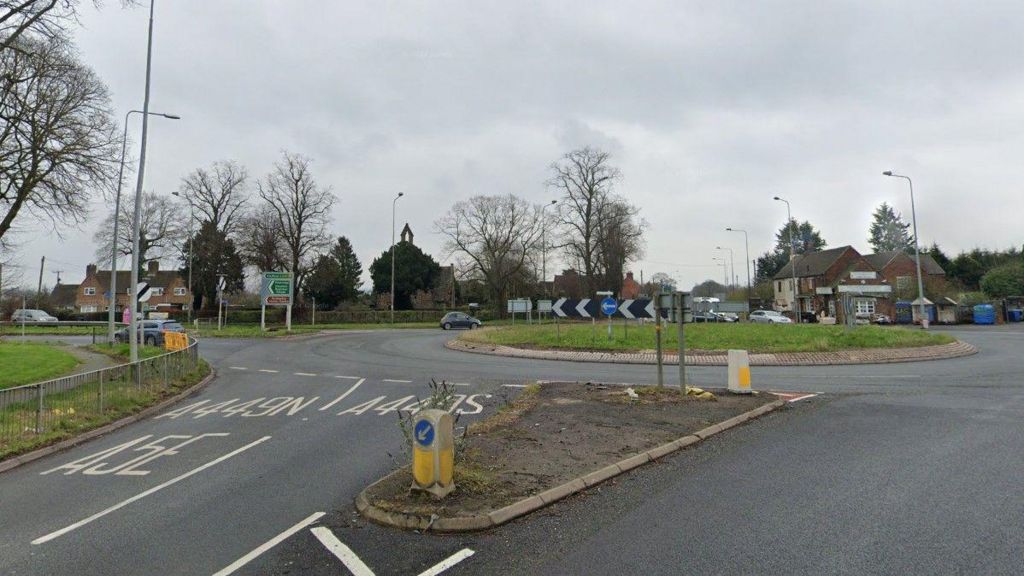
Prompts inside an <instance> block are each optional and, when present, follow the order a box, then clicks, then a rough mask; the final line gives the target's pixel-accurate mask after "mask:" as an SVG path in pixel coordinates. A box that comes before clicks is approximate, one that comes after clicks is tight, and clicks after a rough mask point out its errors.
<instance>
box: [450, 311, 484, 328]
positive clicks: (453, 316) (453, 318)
mask: <svg viewBox="0 0 1024 576" xmlns="http://www.w3.org/2000/svg"><path fill="white" fill-rule="evenodd" d="M482 325H483V322H481V321H479V320H477V319H476V318H473V317H472V316H470V315H469V314H466V313H465V312H449V313H447V314H445V315H444V318H441V328H444V329H445V330H451V329H452V328H469V329H470V330H472V329H474V328H479V327H480V326H482Z"/></svg>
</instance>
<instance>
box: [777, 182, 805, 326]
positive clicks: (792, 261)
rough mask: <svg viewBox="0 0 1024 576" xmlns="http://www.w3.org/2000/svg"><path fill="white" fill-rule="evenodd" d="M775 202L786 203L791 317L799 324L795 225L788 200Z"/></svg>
mask: <svg viewBox="0 0 1024 576" xmlns="http://www.w3.org/2000/svg"><path fill="white" fill-rule="evenodd" d="M775 200H778V201H779V202H785V203H786V225H787V226H792V227H793V229H792V230H791V231H790V233H789V269H790V270H791V271H792V272H793V316H796V318H795V322H796V323H797V324H799V323H800V289H799V287H798V286H797V283H796V226H794V224H796V223H795V222H793V212H792V210H791V209H790V206H789V200H786V199H784V198H779V197H778V196H776V197H775Z"/></svg>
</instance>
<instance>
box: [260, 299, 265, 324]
mask: <svg viewBox="0 0 1024 576" xmlns="http://www.w3.org/2000/svg"><path fill="white" fill-rule="evenodd" d="M260 300H261V302H260V332H266V331H267V304H266V303H265V302H262V298H261V299H260Z"/></svg>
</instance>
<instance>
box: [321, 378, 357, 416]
mask: <svg viewBox="0 0 1024 576" xmlns="http://www.w3.org/2000/svg"><path fill="white" fill-rule="evenodd" d="M364 380H366V379H365V378H360V379H359V382H356V383H355V384H353V385H352V387H351V388H349V389H348V390H346V391H345V393H344V394H342V395H341V396H338V397H337V398H335V399H334V400H332V401H331V402H330V403H328V404H327V405H326V406H324V407H323V408H321V409H320V411H321V412H323V411H324V410H327V409H328V408H330V407H331V406H334V405H335V404H337V403H338V402H341V401H342V400H344V399H345V397H346V396H348V395H349V394H351V393H352V392H355V389H356V388H359V385H360V384H362V383H363V381H364Z"/></svg>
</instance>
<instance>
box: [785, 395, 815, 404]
mask: <svg viewBox="0 0 1024 576" xmlns="http://www.w3.org/2000/svg"><path fill="white" fill-rule="evenodd" d="M815 396H817V394H804V395H803V396H797V397H796V398H791V399H789V400H788V401H787V402H788V403H789V404H792V403H793V402H799V401H801V400H807V399H808V398H814V397H815Z"/></svg>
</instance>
